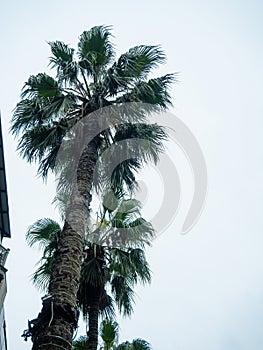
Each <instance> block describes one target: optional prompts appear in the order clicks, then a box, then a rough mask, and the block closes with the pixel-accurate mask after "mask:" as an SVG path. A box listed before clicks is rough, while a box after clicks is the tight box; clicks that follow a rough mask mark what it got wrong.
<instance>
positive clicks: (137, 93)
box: [116, 74, 176, 110]
mask: <svg viewBox="0 0 263 350" xmlns="http://www.w3.org/2000/svg"><path fill="white" fill-rule="evenodd" d="M175 81H176V77H175V75H174V74H166V75H164V76H163V77H159V78H153V79H150V80H148V81H139V82H138V83H136V84H135V85H134V87H133V88H132V89H131V90H130V91H129V92H127V93H124V94H123V95H121V96H120V97H118V98H117V99H116V102H117V103H127V102H143V103H147V104H150V105H152V106H156V107H157V110H158V108H161V109H167V108H168V107H169V106H170V105H172V99H171V96H170V94H169V88H170V87H171V84H172V83H174V82H175Z"/></svg>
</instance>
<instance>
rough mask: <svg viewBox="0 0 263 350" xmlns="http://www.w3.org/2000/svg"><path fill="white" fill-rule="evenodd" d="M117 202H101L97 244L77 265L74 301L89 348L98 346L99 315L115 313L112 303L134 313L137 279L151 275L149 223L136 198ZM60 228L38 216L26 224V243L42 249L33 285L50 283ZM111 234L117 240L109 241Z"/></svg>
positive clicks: (91, 245) (42, 286)
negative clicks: (85, 322)
mask: <svg viewBox="0 0 263 350" xmlns="http://www.w3.org/2000/svg"><path fill="white" fill-rule="evenodd" d="M108 204H109V203H108ZM115 205H116V207H115V210H112V209H109V208H107V207H105V206H104V205H103V206H102V209H101V213H100V221H98V222H97V223H96V225H95V230H94V236H95V235H96V237H97V243H94V242H92V243H91V242H86V249H85V259H84V261H83V263H82V268H81V278H80V285H79V290H78V305H79V307H80V308H81V310H82V312H83V315H84V316H85V317H86V319H87V320H88V329H89V331H88V349H89V350H96V349H97V346H98V318H99V314H101V315H102V316H103V315H104V316H110V315H113V314H114V304H115V305H116V306H117V307H118V309H119V310H120V312H121V313H123V314H124V315H130V314H131V312H132V311H133V306H132V304H133V302H134V290H133V289H134V286H135V285H136V284H137V283H138V282H142V283H149V282H150V279H151V273H150V269H149V265H148V263H147V261H146V258H145V255H144V251H143V249H142V248H144V246H145V245H146V244H150V240H151V238H152V237H153V234H154V230H153V227H152V225H151V224H150V223H148V222H147V221H145V220H144V219H143V218H142V217H141V216H140V209H139V202H138V201H136V200H135V199H125V198H123V197H121V198H119V199H118V203H116V202H115ZM120 209H121V210H122V211H121V212H120ZM123 210H124V211H123ZM124 227H125V230H124V231H123V229H124ZM61 232H62V230H61V228H60V226H59V224H58V223H56V222H55V221H53V220H51V219H41V220H38V221H37V222H36V223H34V224H33V225H31V226H30V227H29V229H28V232H27V235H26V238H27V241H28V243H29V245H30V246H33V245H38V246H39V247H40V248H41V249H42V250H43V256H42V258H41V259H40V261H39V262H40V267H39V268H38V269H37V270H36V271H35V272H34V274H33V278H32V279H33V283H34V284H35V285H36V286H37V287H38V288H40V289H42V290H45V289H46V288H47V287H48V284H49V280H50V275H51V271H52V265H53V262H54V254H55V252H56V250H57V249H58V245H59V240H60V237H61ZM118 232H119V233H120V235H118ZM127 233H128V234H127ZM115 236H116V237H118V236H119V237H120V238H121V239H120V240H117V241H116V240H115V239H114V240H113V239H112V237H115ZM113 243H114V245H110V244H113ZM116 243H117V244H119V246H117V245H116ZM109 287H111V292H110V294H109Z"/></svg>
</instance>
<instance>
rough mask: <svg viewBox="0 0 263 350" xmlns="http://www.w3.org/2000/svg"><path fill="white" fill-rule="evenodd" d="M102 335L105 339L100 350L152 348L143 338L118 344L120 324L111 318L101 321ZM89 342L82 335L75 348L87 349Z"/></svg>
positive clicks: (146, 349)
mask: <svg viewBox="0 0 263 350" xmlns="http://www.w3.org/2000/svg"><path fill="white" fill-rule="evenodd" d="M100 336H101V338H102V341H103V345H102V346H101V347H100V350H152V347H151V345H150V344H149V343H148V342H147V341H146V340H144V339H141V338H137V339H134V340H133V341H132V342H128V341H126V342H124V343H121V344H118V337H119V325H118V323H117V322H116V321H114V320H112V319H110V318H108V319H104V320H103V321H102V322H101V325H100ZM88 344H89V342H88V338H87V337H85V336H81V337H80V338H79V339H78V340H76V341H74V342H73V350H87V349H88Z"/></svg>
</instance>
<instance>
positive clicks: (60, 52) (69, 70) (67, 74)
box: [49, 41, 78, 83]
mask: <svg viewBox="0 0 263 350" xmlns="http://www.w3.org/2000/svg"><path fill="white" fill-rule="evenodd" d="M49 45H50V47H51V52H52V54H53V56H52V57H50V64H51V66H52V68H56V69H57V78H58V79H59V80H60V81H65V82H68V81H69V82H72V83H73V82H76V80H77V73H78V66H77V63H76V62H75V61H74V49H72V48H70V47H69V46H68V45H66V44H65V43H63V42H62V41H53V42H49Z"/></svg>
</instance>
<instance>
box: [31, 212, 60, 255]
mask: <svg viewBox="0 0 263 350" xmlns="http://www.w3.org/2000/svg"><path fill="white" fill-rule="evenodd" d="M60 235H61V227H60V225H59V224H58V223H57V222H56V221H54V220H52V219H49V218H44V219H40V220H38V221H36V222H35V223H34V224H33V225H31V226H29V228H28V230H27V233H26V240H27V243H28V245H29V246H30V247H32V246H38V248H39V249H41V250H43V249H45V248H46V247H51V249H50V250H52V251H54V250H55V249H57V246H58V242H59V239H60Z"/></svg>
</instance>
